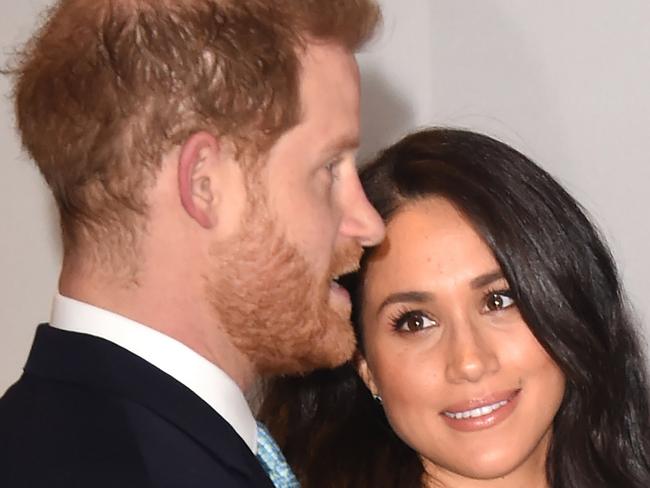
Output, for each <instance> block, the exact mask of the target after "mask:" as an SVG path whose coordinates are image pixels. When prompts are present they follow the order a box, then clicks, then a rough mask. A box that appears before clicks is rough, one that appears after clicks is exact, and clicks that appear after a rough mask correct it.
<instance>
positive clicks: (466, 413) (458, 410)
mask: <svg viewBox="0 0 650 488" xmlns="http://www.w3.org/2000/svg"><path fill="white" fill-rule="evenodd" d="M520 391H521V389H512V390H504V391H500V392H497V393H493V394H490V395H484V396H482V397H479V398H472V399H470V400H465V401H462V402H458V403H454V404H453V405H449V406H448V407H446V408H445V409H443V410H442V411H441V412H440V413H441V415H444V416H445V417H448V418H451V419H456V420H461V419H470V418H479V417H483V416H485V415H489V414H491V413H493V412H495V411H497V410H499V409H501V408H503V407H505V406H506V405H508V404H509V403H510V402H512V401H513V400H514V399H515V397H516V396H517V395H518V394H519V392H520Z"/></svg>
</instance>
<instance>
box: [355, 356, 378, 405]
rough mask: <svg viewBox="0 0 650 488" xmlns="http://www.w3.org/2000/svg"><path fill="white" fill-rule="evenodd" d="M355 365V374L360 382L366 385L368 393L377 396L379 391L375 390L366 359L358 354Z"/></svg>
mask: <svg viewBox="0 0 650 488" xmlns="http://www.w3.org/2000/svg"><path fill="white" fill-rule="evenodd" d="M355 365H356V368H357V373H359V376H360V377H361V380H362V381H363V382H364V383H365V384H366V386H367V387H368V389H369V390H370V393H371V394H372V395H373V396H374V395H379V389H378V388H377V385H376V384H375V380H374V379H373V377H372V372H371V371H370V368H369V367H368V361H367V360H366V358H364V357H363V356H362V355H361V354H359V355H358V356H357V357H356V358H355Z"/></svg>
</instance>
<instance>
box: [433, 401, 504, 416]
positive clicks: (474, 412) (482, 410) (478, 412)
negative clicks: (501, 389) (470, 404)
mask: <svg viewBox="0 0 650 488" xmlns="http://www.w3.org/2000/svg"><path fill="white" fill-rule="evenodd" d="M507 404H508V400H501V401H500V402H496V403H493V404H492V405H485V406H483V407H478V408H473V409H471V410H465V411H464V412H443V413H444V414H445V415H446V416H447V417H449V418H451V419H458V420H460V419H468V418H470V417H471V418H476V417H482V416H483V415H488V414H490V413H492V412H494V411H495V410H499V409H500V408H501V407H503V406H504V405H507Z"/></svg>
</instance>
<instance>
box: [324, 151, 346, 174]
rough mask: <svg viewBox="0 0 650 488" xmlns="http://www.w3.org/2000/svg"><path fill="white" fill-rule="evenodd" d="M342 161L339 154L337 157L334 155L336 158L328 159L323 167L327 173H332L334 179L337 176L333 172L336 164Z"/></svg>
mask: <svg viewBox="0 0 650 488" xmlns="http://www.w3.org/2000/svg"><path fill="white" fill-rule="evenodd" d="M342 162H343V158H342V157H340V156H339V157H336V158H333V159H331V160H330V161H329V162H328V163H327V164H326V165H325V166H324V168H325V170H326V171H327V172H328V173H330V174H331V175H332V177H333V178H334V179H336V178H337V175H336V173H335V170H336V168H337V167H338V165H339V164H341V163H342Z"/></svg>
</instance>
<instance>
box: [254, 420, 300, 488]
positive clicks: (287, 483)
mask: <svg viewBox="0 0 650 488" xmlns="http://www.w3.org/2000/svg"><path fill="white" fill-rule="evenodd" d="M257 459H259V460H260V463H261V464H262V467H263V468H264V471H266V473H267V474H268V475H269V478H271V481H273V484H274V485H275V487H276V488H300V483H298V480H297V479H296V477H295V475H294V474H293V471H291V468H290V467H289V465H288V464H287V460H286V459H285V458H284V455H283V454H282V451H281V450H280V446H278V445H277V443H276V442H275V441H274V440H273V437H271V434H270V433H269V431H268V430H267V429H266V427H265V426H264V424H262V423H260V422H257Z"/></svg>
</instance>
